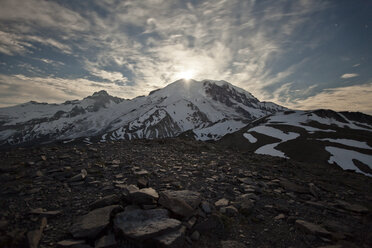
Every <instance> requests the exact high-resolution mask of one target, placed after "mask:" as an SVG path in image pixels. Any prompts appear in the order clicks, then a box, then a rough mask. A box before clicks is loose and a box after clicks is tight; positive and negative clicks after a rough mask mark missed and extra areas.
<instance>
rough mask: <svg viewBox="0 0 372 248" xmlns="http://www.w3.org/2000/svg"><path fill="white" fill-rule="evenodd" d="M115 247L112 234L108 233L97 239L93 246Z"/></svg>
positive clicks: (102, 247) (95, 247) (98, 247)
mask: <svg viewBox="0 0 372 248" xmlns="http://www.w3.org/2000/svg"><path fill="white" fill-rule="evenodd" d="M111 247H117V242H116V240H115V236H114V234H109V235H105V236H103V237H101V238H100V239H98V240H97V241H96V243H95V245H94V248H111Z"/></svg>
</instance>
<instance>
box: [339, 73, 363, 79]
mask: <svg viewBox="0 0 372 248" xmlns="http://www.w3.org/2000/svg"><path fill="white" fill-rule="evenodd" d="M357 76H359V74H357V73H345V74H343V75H342V76H341V77H340V78H343V79H348V78H353V77H357Z"/></svg>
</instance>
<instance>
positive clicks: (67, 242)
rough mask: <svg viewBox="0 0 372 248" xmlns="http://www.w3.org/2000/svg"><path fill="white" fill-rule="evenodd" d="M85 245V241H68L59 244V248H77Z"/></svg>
mask: <svg viewBox="0 0 372 248" xmlns="http://www.w3.org/2000/svg"><path fill="white" fill-rule="evenodd" d="M82 244H85V241H84V240H76V239H66V240H62V241H59V242H58V243H57V246H58V247H75V246H77V245H82Z"/></svg>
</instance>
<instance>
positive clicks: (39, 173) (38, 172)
mask: <svg viewBox="0 0 372 248" xmlns="http://www.w3.org/2000/svg"><path fill="white" fill-rule="evenodd" d="M43 175H44V174H43V172H41V170H38V171H36V176H38V177H42V176H43Z"/></svg>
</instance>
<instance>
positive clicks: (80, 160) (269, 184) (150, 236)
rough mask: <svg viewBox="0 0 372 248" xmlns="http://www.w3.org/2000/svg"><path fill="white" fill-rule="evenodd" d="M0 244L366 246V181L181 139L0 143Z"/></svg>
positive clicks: (371, 198)
mask: <svg viewBox="0 0 372 248" xmlns="http://www.w3.org/2000/svg"><path fill="white" fill-rule="evenodd" d="M0 158H1V164H0V172H1V174H0V182H1V187H0V247H101V248H102V247H223V248H230V247H231V248H232V247H238V248H239V247H329V248H330V247H333V248H336V247H372V212H371V209H372V180H371V178H369V177H366V176H364V175H360V174H356V173H353V172H347V171H343V170H341V169H340V168H337V167H334V166H325V165H314V164H313V165H311V164H302V163H297V162H294V161H291V160H286V159H280V158H273V157H269V156H260V155H256V154H251V153H242V152H238V151H232V150H226V149H225V148H223V147H220V146H218V145H215V144H209V143H202V142H195V141H187V140H180V139H169V140H158V141H141V140H138V141H133V142H112V143H102V144H99V143H98V144H92V145H86V144H83V143H75V144H71V143H70V144H51V145H44V146H38V147H31V148H13V149H10V150H2V151H0Z"/></svg>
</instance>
